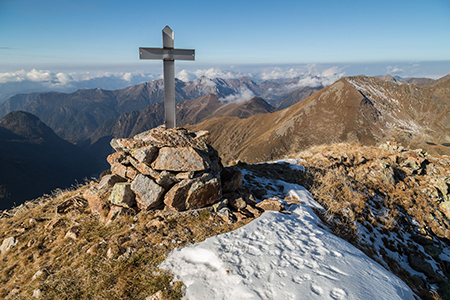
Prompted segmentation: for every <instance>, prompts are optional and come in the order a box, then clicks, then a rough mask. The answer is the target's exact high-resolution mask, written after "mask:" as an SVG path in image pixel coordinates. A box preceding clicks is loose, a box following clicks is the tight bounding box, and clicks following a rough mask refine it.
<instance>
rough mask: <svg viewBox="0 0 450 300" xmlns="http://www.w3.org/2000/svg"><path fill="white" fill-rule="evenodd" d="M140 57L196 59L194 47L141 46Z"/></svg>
mask: <svg viewBox="0 0 450 300" xmlns="http://www.w3.org/2000/svg"><path fill="white" fill-rule="evenodd" d="M139 58H140V59H163V60H195V50H193V49H164V48H139Z"/></svg>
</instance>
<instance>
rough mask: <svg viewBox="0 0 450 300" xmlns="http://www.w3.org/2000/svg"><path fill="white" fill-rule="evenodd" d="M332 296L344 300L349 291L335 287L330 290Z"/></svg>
mask: <svg viewBox="0 0 450 300" xmlns="http://www.w3.org/2000/svg"><path fill="white" fill-rule="evenodd" d="M330 297H331V298H333V299H334V300H344V299H346V298H347V293H346V292H345V291H344V290H342V289H339V288H334V289H332V290H331V292H330Z"/></svg>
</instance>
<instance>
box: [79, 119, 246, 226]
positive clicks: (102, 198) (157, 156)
mask: <svg viewBox="0 0 450 300" xmlns="http://www.w3.org/2000/svg"><path fill="white" fill-rule="evenodd" d="M111 146H112V147H113V148H114V149H115V150H116V152H115V153H113V154H111V155H109V156H108V158H107V160H108V163H109V164H110V165H111V169H110V171H109V172H108V174H107V175H104V176H103V177H102V178H101V179H100V181H99V182H98V183H92V184H91V187H90V188H89V189H88V190H87V191H86V192H84V194H83V197H84V198H85V199H86V200H87V201H88V203H89V206H90V209H91V211H92V213H94V214H100V215H102V214H103V215H106V213H107V212H108V211H109V213H108V216H107V220H111V219H113V218H114V216H115V215H117V214H119V213H120V212H122V211H124V210H141V211H146V210H151V209H164V208H166V209H169V210H175V211H186V210H192V209H197V208H202V207H206V206H211V205H212V204H214V203H216V202H218V201H219V200H220V199H221V198H222V192H223V191H224V192H225V193H235V192H236V191H237V190H238V189H239V188H241V185H242V174H240V171H233V170H226V171H223V170H224V168H223V166H222V163H221V161H220V157H219V156H218V153H217V151H216V150H215V149H214V148H212V147H211V145H210V142H209V133H208V132H207V131H199V132H195V133H194V132H190V131H188V130H186V129H184V128H176V129H165V128H162V127H158V128H155V129H152V130H149V131H146V132H143V133H140V134H138V135H136V136H134V137H133V138H126V139H113V140H112V141H111ZM221 177H222V178H221ZM233 197H234V198H236V197H237V196H233ZM238 198H239V197H238ZM102 212H103V213H102Z"/></svg>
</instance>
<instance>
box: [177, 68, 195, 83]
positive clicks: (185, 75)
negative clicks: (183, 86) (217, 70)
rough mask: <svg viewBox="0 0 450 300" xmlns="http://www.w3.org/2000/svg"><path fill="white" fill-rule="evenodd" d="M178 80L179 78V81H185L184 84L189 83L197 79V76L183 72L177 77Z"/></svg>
mask: <svg viewBox="0 0 450 300" xmlns="http://www.w3.org/2000/svg"><path fill="white" fill-rule="evenodd" d="M176 78H178V79H179V80H181V81H184V82H189V81H194V80H195V79H197V75H195V74H193V73H191V72H189V71H187V70H181V71H180V72H178V74H177V75H176Z"/></svg>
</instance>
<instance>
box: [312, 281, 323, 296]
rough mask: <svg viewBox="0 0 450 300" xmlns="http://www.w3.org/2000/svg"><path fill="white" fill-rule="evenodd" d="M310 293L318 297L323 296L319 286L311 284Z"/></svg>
mask: <svg viewBox="0 0 450 300" xmlns="http://www.w3.org/2000/svg"><path fill="white" fill-rule="evenodd" d="M311 291H312V292H313V293H314V294H317V295H319V296H321V295H322V294H323V289H322V288H321V287H320V286H318V285H315V284H311Z"/></svg>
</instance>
